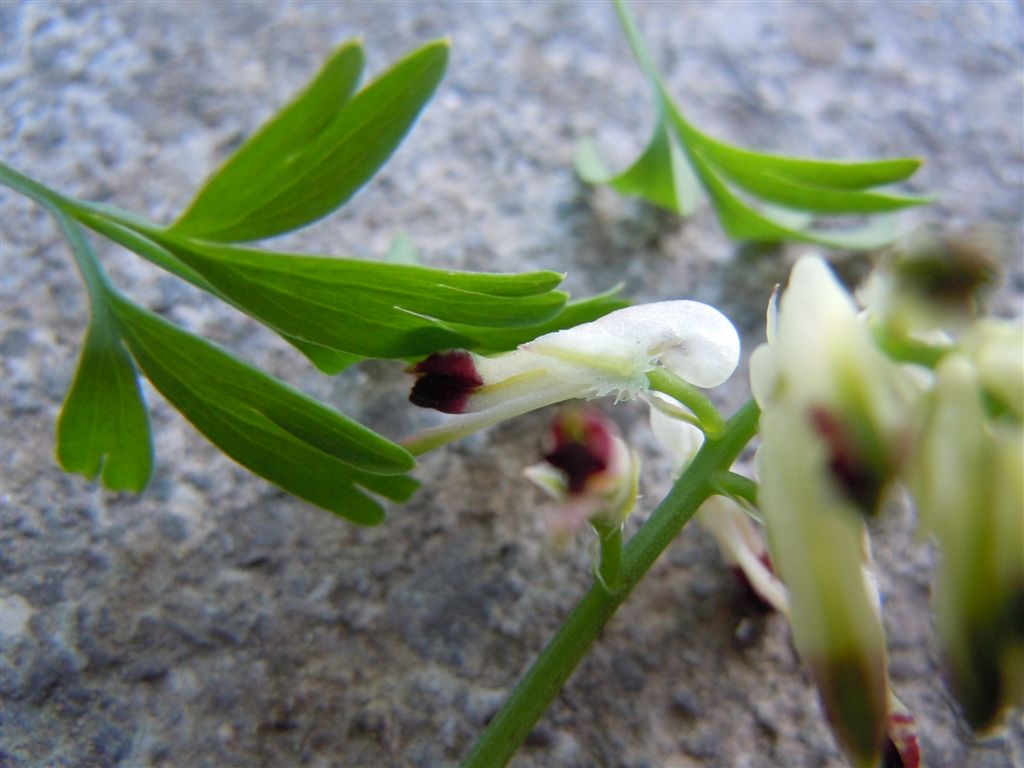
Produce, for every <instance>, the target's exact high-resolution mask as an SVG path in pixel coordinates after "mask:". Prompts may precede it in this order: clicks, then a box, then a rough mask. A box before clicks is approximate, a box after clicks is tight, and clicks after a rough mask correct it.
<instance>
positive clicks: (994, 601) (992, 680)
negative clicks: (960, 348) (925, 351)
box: [910, 354, 1024, 729]
mask: <svg viewBox="0 0 1024 768" xmlns="http://www.w3.org/2000/svg"><path fill="white" fill-rule="evenodd" d="M1022 468H1024V429H1022V427H1021V425H1020V423H1019V422H1012V423H1011V422H1006V421H1002V422H999V423H989V422H986V414H985V403H984V402H983V396H982V390H981V388H980V386H979V374H978V371H977V370H976V369H975V367H974V366H973V365H972V364H971V362H970V361H969V360H968V359H967V358H966V357H964V356H962V355H959V354H952V355H948V356H947V357H946V358H945V359H943V361H942V363H941V364H940V365H939V367H938V369H937V371H936V383H935V387H934V390H933V392H932V393H931V399H930V410H929V413H928V417H927V421H926V424H925V427H924V429H923V432H922V435H921V439H920V444H919V448H918V452H917V455H916V456H915V460H914V464H913V466H912V468H911V469H912V471H911V476H910V486H911V490H912V492H913V495H914V499H915V501H916V502H917V506H918V515H919V518H920V521H921V526H922V528H923V529H924V530H925V531H927V532H929V533H931V534H933V535H934V536H935V537H936V538H937V539H938V542H939V545H940V547H941V561H940V568H939V583H938V586H937V589H936V595H935V602H936V615H937V629H938V633H939V639H940V643H941V646H942V649H943V653H944V656H945V659H946V663H947V666H948V668H949V675H950V683H951V687H952V690H953V693H954V695H955V697H956V698H957V700H958V702H959V703H960V706H961V708H962V710H963V714H964V717H965V719H966V720H967V722H968V723H969V724H970V725H971V726H972V727H973V728H975V729H986V728H989V727H991V726H993V725H995V724H996V723H997V722H998V720H999V717H1000V714H1001V712H1002V710H1003V709H1004V708H1005V707H1006V706H1008V705H1010V704H1012V703H1015V702H1017V701H1019V700H1020V696H1021V693H1022V690H1021V688H1022V685H1024V684H1022V680H1024V674H1022V672H1024V668H1022V663H1024V471H1022Z"/></svg>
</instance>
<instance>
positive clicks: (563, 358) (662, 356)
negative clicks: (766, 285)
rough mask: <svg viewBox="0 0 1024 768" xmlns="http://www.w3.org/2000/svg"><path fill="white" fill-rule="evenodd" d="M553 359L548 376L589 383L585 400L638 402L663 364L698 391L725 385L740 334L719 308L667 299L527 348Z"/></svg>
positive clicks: (733, 366)
mask: <svg viewBox="0 0 1024 768" xmlns="http://www.w3.org/2000/svg"><path fill="white" fill-rule="evenodd" d="M522 349H523V350H526V351H529V352H531V353H533V354H536V355H538V356H541V357H544V358H547V359H548V360H549V361H551V362H550V363H549V364H548V371H549V372H550V373H551V374H552V375H555V376H559V377H563V378H565V379H566V380H571V381H574V382H577V383H579V384H580V385H581V386H586V387H587V390H586V396H588V397H600V396H603V395H607V394H612V393H616V394H617V395H618V396H619V397H630V398H632V397H636V395H637V394H638V393H639V392H642V391H644V390H645V389H646V388H647V380H646V376H645V374H646V373H647V372H648V371H651V370H653V369H654V367H655V366H656V365H657V364H658V362H659V361H660V362H661V364H663V365H664V366H665V367H666V368H668V369H669V370H670V371H672V372H673V373H675V374H676V375H677V376H679V377H680V378H682V379H684V380H686V381H688V382H690V383H691V384H694V385H696V386H698V387H713V386H715V385H717V384H721V383H722V382H723V381H725V380H726V379H727V378H729V376H730V375H732V372H733V371H734V370H735V369H736V365H737V363H738V362H739V354H740V342H739V336H738V334H737V333H736V329H735V328H734V327H733V324H732V323H731V322H730V321H729V319H728V318H727V317H725V315H723V314H722V313H721V312H719V311H718V310H717V309H715V308H714V307H710V306H708V305H707V304H701V303H700V302H697V301H663V302H658V303H655V304H641V305H638V306H635V307H626V308H625V309H620V310H617V311H615V312H612V313H610V314H608V315H605V316H604V317H602V318H600V319H598V320H595V321H593V322H591V323H585V324H584V325H578V326H576V327H575V328H570V329H568V330H565V331H558V332H556V333H549V334H547V335H545V336H541V337H540V338H538V339H535V340H534V341H532V342H530V343H528V344H524V345H523V347H522Z"/></svg>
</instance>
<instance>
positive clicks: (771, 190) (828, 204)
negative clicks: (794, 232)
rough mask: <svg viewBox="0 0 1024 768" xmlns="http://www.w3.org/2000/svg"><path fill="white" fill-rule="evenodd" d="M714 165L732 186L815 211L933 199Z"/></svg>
mask: <svg viewBox="0 0 1024 768" xmlns="http://www.w3.org/2000/svg"><path fill="white" fill-rule="evenodd" d="M718 168H719V169H720V170H721V171H722V172H723V173H724V174H725V175H726V176H727V177H728V178H729V179H731V180H732V181H733V182H734V183H735V184H736V186H738V187H741V188H742V189H744V190H745V191H747V192H749V193H750V194H752V195H754V196H756V197H758V198H760V199H761V200H768V201H770V202H772V203H776V204H778V205H784V206H787V207H790V208H796V209H798V210H801V211H810V212H813V213H818V214H833V215H835V214H871V213H885V212H891V211H896V210H899V209H901V208H907V207H910V206H914V205H925V204H926V203H930V202H932V201H933V199H934V198H930V197H919V196H911V195H891V194H882V193H878V192H862V191H859V190H840V189H828V188H826V187H815V186H807V185H803V184H795V183H793V182H791V181H787V180H786V179H782V178H779V177H777V176H774V175H773V174H771V173H767V172H762V171H757V170H730V169H727V168H723V167H722V166H718Z"/></svg>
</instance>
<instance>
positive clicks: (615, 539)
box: [594, 525, 622, 593]
mask: <svg viewBox="0 0 1024 768" xmlns="http://www.w3.org/2000/svg"><path fill="white" fill-rule="evenodd" d="M594 528H595V530H596V531H597V538H598V541H600V543H601V562H600V564H599V565H598V566H597V580H598V582H599V583H600V584H601V585H602V586H603V587H604V588H605V590H606V591H608V592H613V593H614V592H617V591H618V589H619V579H620V578H621V574H622V526H621V525H615V526H608V527H604V526H594Z"/></svg>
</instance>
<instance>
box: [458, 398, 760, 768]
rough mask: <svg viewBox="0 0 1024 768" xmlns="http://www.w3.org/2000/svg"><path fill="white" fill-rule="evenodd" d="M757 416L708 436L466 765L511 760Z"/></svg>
mask: <svg viewBox="0 0 1024 768" xmlns="http://www.w3.org/2000/svg"><path fill="white" fill-rule="evenodd" d="M759 415H760V411H759V410H758V408H757V405H756V404H755V403H754V402H753V401H750V402H748V403H747V404H746V405H744V406H743V407H742V408H741V409H740V410H739V411H737V412H736V415H735V416H733V417H732V418H731V419H730V420H729V421H728V422H727V423H726V425H725V429H724V431H723V432H722V434H721V435H720V437H719V439H718V440H714V441H710V440H709V441H705V443H704V447H703V448H701V450H700V451H699V452H698V453H697V455H696V456H695V457H694V459H693V461H692V462H691V463H690V465H689V466H688V467H687V469H686V471H685V472H684V473H683V474H682V476H681V477H680V478H679V480H677V481H676V484H675V485H674V486H673V488H672V490H671V491H670V492H669V494H668V496H666V497H665V498H664V500H663V501H662V502H661V504H659V505H658V508H657V509H656V510H655V511H654V513H653V514H652V515H651V517H650V519H648V521H647V522H646V523H645V524H644V526H643V527H642V528H641V529H640V530H639V531H637V533H636V535H634V536H633V538H632V539H630V541H629V544H628V545H627V546H626V548H625V551H624V552H623V557H622V572H621V576H620V582H619V589H618V590H617V591H615V592H609V591H608V590H606V589H604V587H602V586H601V585H600V584H595V585H594V586H593V587H591V589H590V591H589V592H587V594H586V595H585V596H584V597H583V599H582V600H580V602H579V603H578V604H577V606H576V608H575V609H574V610H573V612H572V613H571V614H570V615H569V618H567V619H566V620H565V622H564V623H563V624H562V626H561V628H559V630H558V632H557V633H555V636H554V637H553V638H552V639H551V641H550V642H549V643H548V644H547V646H546V647H545V648H544V650H543V651H541V653H540V655H539V656H538V657H537V659H536V660H535V661H534V663H533V665H532V666H531V667H530V669H529V670H528V671H527V673H526V675H525V676H524V677H523V678H522V679H521V680H520V681H519V684H518V685H517V686H516V688H515V690H514V691H513V692H512V695H511V696H509V698H508V700H507V701H506V702H505V705H504V706H503V707H502V708H501V711H499V712H498V714H497V715H496V716H495V717H494V719H493V720H491V722H490V724H489V725H488V726H487V729H486V730H485V731H484V733H483V734H482V735H481V736H480V739H479V740H478V741H477V743H476V745H475V746H474V747H473V750H472V752H470V754H469V756H468V757H467V758H466V761H465V763H463V768H497V767H498V766H503V765H505V764H507V763H508V761H509V760H510V759H511V758H512V755H514V754H515V752H516V750H517V749H518V748H519V745H520V744H522V742H523V740H524V739H525V738H526V736H527V734H529V732H530V731H531V730H532V729H533V727H534V725H536V723H537V721H538V720H539V719H540V716H541V715H542V714H543V713H544V711H545V710H546V709H547V708H548V706H549V705H550V704H551V702H552V700H553V699H554V698H555V696H557V695H558V692H559V691H561V690H562V686H563V685H565V682H566V681H567V680H568V679H569V676H570V675H571V674H572V672H573V670H574V669H576V667H577V665H578V664H579V663H580V661H581V660H582V659H583V657H584V656H585V655H586V653H587V651H588V650H589V649H590V646H591V645H593V643H594V640H596V639H597V635H598V633H599V632H600V631H601V630H602V629H603V628H604V626H605V625H606V624H607V623H608V620H609V619H610V618H611V617H612V616H613V615H614V613H615V610H616V609H617V608H618V607H619V606H620V605H621V604H622V602H623V601H624V600H625V599H626V597H627V596H628V595H629V593H630V592H631V591H632V590H633V587H635V586H636V585H637V583H638V582H639V581H640V579H641V578H643V576H644V574H645V573H647V571H648V570H649V569H650V567H651V566H652V565H653V564H654V562H655V560H657V559H658V555H660V554H661V553H662V551H663V550H664V549H665V547H667V546H668V545H669V543H670V542H671V541H672V540H673V539H674V538H675V536H676V535H677V534H678V533H679V531H680V530H681V529H682V527H683V526H684V525H685V524H686V522H687V521H688V520H689V519H690V518H691V517H693V515H694V514H695V513H696V512H697V509H698V508H699V507H700V505H701V504H702V503H704V501H705V500H706V499H707V498H708V497H709V496H711V495H712V494H713V493H715V487H714V478H715V476H716V475H717V474H718V473H719V472H721V471H723V470H727V469H728V468H729V467H730V466H731V465H732V463H733V461H735V459H736V457H737V456H738V455H739V454H740V451H742V450H743V447H744V446H745V445H746V444H747V443H748V442H750V439H751V438H752V437H753V436H754V435H755V434H756V432H757V421H758V416H759Z"/></svg>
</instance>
